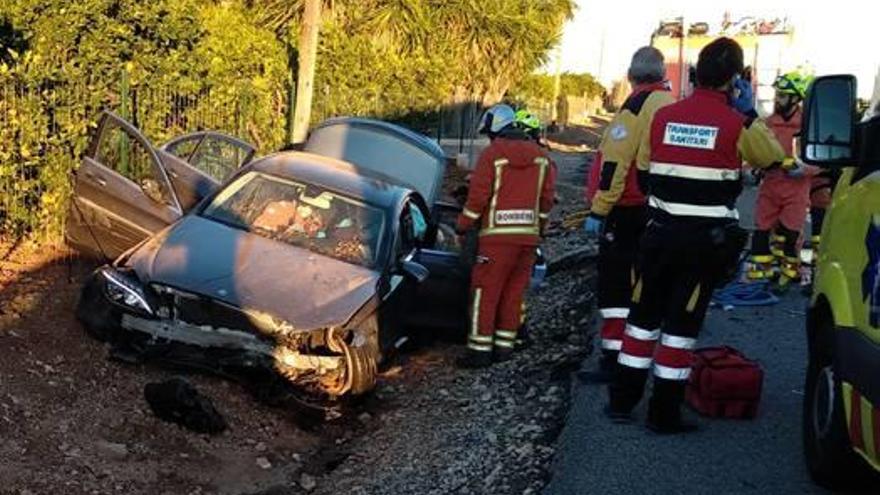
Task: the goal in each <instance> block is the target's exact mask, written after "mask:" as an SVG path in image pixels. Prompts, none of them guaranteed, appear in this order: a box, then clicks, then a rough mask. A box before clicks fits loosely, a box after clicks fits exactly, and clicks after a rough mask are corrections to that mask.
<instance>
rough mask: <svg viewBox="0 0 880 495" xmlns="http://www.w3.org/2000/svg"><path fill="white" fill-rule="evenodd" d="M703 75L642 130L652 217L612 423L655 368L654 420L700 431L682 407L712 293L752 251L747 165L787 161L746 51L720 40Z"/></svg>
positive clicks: (709, 49)
mask: <svg viewBox="0 0 880 495" xmlns="http://www.w3.org/2000/svg"><path fill="white" fill-rule="evenodd" d="M696 72H697V88H696V89H695V90H694V93H693V95H691V96H689V97H687V98H685V99H683V100H681V101H679V102H677V103H673V104H672V105H668V106H666V107H663V108H661V109H659V110H658V111H657V113H656V114H655V116H654V119H653V121H652V123H651V127H650V131H649V132H646V133H645V139H646V141H647V142H646V143H643V146H647V147H648V149H649V152H650V160H649V161H648V162H647V164H643V163H641V162H640V163H639V166H640V167H644V168H641V169H640V171H639V173H640V174H641V179H642V182H643V183H644V184H645V188H646V193H647V196H648V206H649V218H650V220H649V223H648V226H647V228H646V231H645V234H644V236H643V238H642V240H641V243H640V246H639V255H638V259H637V263H638V266H639V276H638V279H637V281H636V284H635V286H634V288H633V296H632V306H631V310H630V315H629V318H628V319H627V325H626V330H625V333H624V338H623V346H622V349H621V351H620V354H619V356H618V364H617V369H616V370H615V376H614V381H613V383H612V384H611V385H610V387H609V392H610V404H609V406H608V409H607V411H606V412H607V414H608V416H609V417H610V418H611V419H612V420H613V421H614V422H627V421H630V420H631V419H632V417H631V412H632V410H633V409H634V408H635V406H636V405H637V404H638V402H639V401H640V400H641V398H642V394H643V391H644V387H645V383H646V381H647V379H648V375H649V374H651V372H652V371H653V375H654V389H653V395H652V397H651V400H650V402H649V405H648V418H647V425H648V427H649V428H650V429H651V430H653V431H655V432H657V433H682V432H687V431H692V430H693V429H695V428H696V427H695V425H691V424H688V423H685V422H683V421H682V419H681V404H682V402H683V400H684V394H685V385H686V384H687V380H688V378H689V376H690V372H691V360H692V358H693V354H692V352H693V349H694V347H695V346H696V342H697V341H696V338H697V334H698V333H699V330H700V327H701V326H702V324H703V319H704V318H705V315H706V310H707V309H708V306H709V301H710V299H711V296H712V291H713V290H714V289H715V286H716V285H717V284H718V282H719V281H720V280H721V278H722V273H725V272H727V271H729V269H730V266H731V265H735V264H736V261H737V260H738V256H739V253H740V252H741V251H742V249H743V248H744V247H745V243H746V238H747V234H745V231H744V230H743V229H741V228H740V227H739V221H738V219H739V215H738V212H737V210H736V200H737V197H738V196H739V194H740V192H742V185H741V184H742V183H741V174H742V162H743V160H745V161H746V162H748V163H749V164H751V165H752V166H753V167H755V168H766V167H769V166H771V165H774V164H779V165H782V166H783V167H787V166H789V165H787V164H783V163H782V162H783V160H784V158H785V153H784V152H783V151H782V148H781V147H780V145H779V143H778V142H777V141H776V138H775V137H774V136H773V134H772V133H771V132H770V131H769V130H768V129H767V127H766V126H765V125H764V123H763V122H762V121H761V120H759V119H758V118H757V113H756V112H755V109H754V103H753V98H752V90H751V85H750V83H748V82H747V81H746V80H745V79H742V78H741V74H742V72H743V52H742V48H741V47H740V46H739V45H738V44H737V43H736V42H735V41H733V40H731V39H728V38H719V39H717V40H715V41H713V42H712V43H710V44H709V45H707V46H706V47H705V48H703V50H702V51H701V52H700V55H699V59H698V62H697V71H696Z"/></svg>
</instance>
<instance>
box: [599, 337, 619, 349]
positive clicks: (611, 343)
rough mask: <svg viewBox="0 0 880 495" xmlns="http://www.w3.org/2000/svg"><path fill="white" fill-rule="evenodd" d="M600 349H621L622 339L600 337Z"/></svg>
mask: <svg viewBox="0 0 880 495" xmlns="http://www.w3.org/2000/svg"><path fill="white" fill-rule="evenodd" d="M602 349H605V350H606V351H619V350H621V349H623V341H622V340H617V339H602Z"/></svg>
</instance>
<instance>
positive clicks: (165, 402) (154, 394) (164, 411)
mask: <svg viewBox="0 0 880 495" xmlns="http://www.w3.org/2000/svg"><path fill="white" fill-rule="evenodd" d="M144 398H145V399H146V400H147V404H149V405H150V409H151V410H152V411H153V414H155V415H156V416H158V417H159V419H161V420H163V421H168V422H169V423H177V424H179V425H180V426H183V427H184V428H187V429H190V430H192V431H194V432H196V433H207V434H210V435H216V434H218V433H222V432H223V431H224V430H226V420H225V419H223V415H221V414H220V412H219V411H218V410H217V408H216V407H214V404H213V403H212V402H211V399H209V398H207V397H205V396H204V395H202V394H200V393H199V391H198V390H196V388H195V387H193V386H192V384H190V383H189V382H188V381H186V380H184V379H182V378H172V379H170V380H166V381H164V382H159V383H148V384H147V385H146V386H145V387H144Z"/></svg>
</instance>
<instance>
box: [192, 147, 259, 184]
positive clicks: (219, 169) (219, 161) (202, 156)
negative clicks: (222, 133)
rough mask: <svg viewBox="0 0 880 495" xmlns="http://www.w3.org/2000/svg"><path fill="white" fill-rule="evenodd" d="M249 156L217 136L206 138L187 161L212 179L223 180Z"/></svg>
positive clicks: (244, 151) (242, 149)
mask: <svg viewBox="0 0 880 495" xmlns="http://www.w3.org/2000/svg"><path fill="white" fill-rule="evenodd" d="M249 154H250V152H249V150H246V149H244V148H241V147H240V146H237V145H235V144H233V143H230V142H229V141H226V140H224V139H222V138H220V137H217V136H206V137H205V139H204V140H203V141H202V143H201V144H200V145H199V146H198V148H197V149H196V150H195V153H194V154H192V156H191V157H190V159H189V163H190V165H192V166H193V167H196V168H197V169H199V170H201V171H202V172H205V173H206V174H208V175H210V176H211V177H214V178H215V179H217V180H220V181H222V180H224V179H226V178H227V177H229V176H230V175H231V174H233V173H235V171H236V170H238V168H239V167H240V166H241V165H242V163H243V162H244V161H245V160H246V159H247V157H248V155H249Z"/></svg>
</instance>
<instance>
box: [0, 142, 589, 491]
mask: <svg viewBox="0 0 880 495" xmlns="http://www.w3.org/2000/svg"><path fill="white" fill-rule="evenodd" d="M590 139H592V138H590ZM554 157H555V158H556V160H557V162H558V163H559V166H560V173H561V182H562V183H561V184H560V187H559V191H560V196H561V199H562V201H561V203H560V205H559V207H558V208H557V209H556V212H555V213H554V218H558V217H559V216H560V215H562V214H564V213H566V212H568V211H572V210H573V209H576V208H577V207H578V206H580V203H581V202H582V194H583V191H582V188H581V186H582V184H583V176H584V171H585V164H586V161H587V159H586V157H587V155H584V154H565V155H563V154H555V155H554ZM545 247H546V250H547V252H548V253H549V255H550V257H551V258H552V257H554V256H558V255H560V254H562V253H565V252H567V251H569V250H571V249H575V248H583V247H584V239H583V237H582V236H581V235H580V233H578V232H574V233H565V234H561V235H555V236H553V237H551V238H549V239H548V240H547V242H546V246H545ZM63 257H64V253H63V251H53V250H48V249H37V248H23V249H19V250H18V251H16V252H15V253H14V254H13V256H12V257H11V258H9V259H7V260H4V261H2V262H0V438H2V439H3V442H2V443H0V480H2V482H3V483H2V484H0V494H20V495H25V494H28V495H34V494H43V493H53V494H54V493H70V494H79V493H89V494H91V493H95V494H104V493H131V494H135V493H149V494H208V493H211V494H213V493H217V494H242V495H245V494H276V495H277V494H291V493H349V492H350V493H380V494H381V493H388V494H392V493H394V494H398V493H537V492H539V491H540V490H541V489H542V488H543V487H544V485H545V484H546V483H547V481H548V469H549V465H550V462H551V459H552V458H553V455H554V447H553V444H554V442H555V440H556V437H557V435H558V433H559V431H560V428H561V426H562V423H563V418H564V415H565V413H566V411H567V409H568V403H569V390H570V386H569V377H570V374H571V371H572V370H573V369H575V368H576V367H577V366H578V364H579V363H580V362H581V360H582V359H583V356H584V354H585V352H586V349H587V348H588V344H589V335H587V334H586V333H585V330H586V329H587V328H589V327H590V321H589V320H590V318H591V315H592V291H591V290H590V285H591V283H592V279H593V269H592V267H590V266H583V267H576V268H572V269H569V270H566V271H561V272H557V273H556V274H555V275H553V276H551V277H549V278H548V280H547V281H546V282H545V284H544V285H543V286H542V287H540V288H538V289H537V290H535V291H534V292H533V293H532V294H531V295H530V296H529V300H530V308H531V309H530V310H529V319H530V322H531V323H530V328H531V333H532V337H533V339H534V341H535V343H534V345H533V346H532V347H531V348H529V349H527V350H525V351H523V352H521V353H519V354H518V355H517V356H516V358H515V359H514V360H513V361H511V362H508V363H504V364H501V365H496V366H493V367H492V368H491V369H489V370H483V371H460V370H457V369H455V368H454V366H453V364H452V363H453V361H454V359H455V357H457V356H458V355H459V353H460V352H461V348H460V347H457V346H449V345H433V346H428V347H423V348H421V349H418V350H413V351H412V352H409V353H405V354H404V355H402V356H401V357H400V359H399V361H398V362H396V363H395V365H394V366H392V367H391V368H390V369H388V370H387V371H385V373H384V374H383V376H382V377H381V379H380V382H379V386H378V389H377V391H376V393H375V394H373V395H372V396H370V397H368V398H367V399H366V400H365V401H363V402H362V403H360V404H358V405H357V406H355V407H352V408H350V409H349V411H348V414H346V415H345V416H344V417H343V418H342V419H341V420H338V421H335V422H332V423H329V424H314V422H313V421H307V419H309V418H303V417H302V416H300V415H297V414H295V413H293V412H291V411H289V410H284V409H281V408H273V407H269V406H267V405H265V404H262V403H260V402H258V401H256V400H255V399H253V398H252V397H251V396H250V395H249V394H248V393H247V392H246V391H245V390H244V389H243V388H242V387H241V386H239V385H237V384H235V383H232V382H229V381H226V380H223V379H220V378H217V377H212V376H202V375H188V376H187V379H188V380H190V381H191V382H192V383H193V384H195V385H196V387H197V388H198V389H199V390H200V391H201V392H202V393H203V394H205V395H207V396H208V397H210V398H211V399H212V400H213V402H214V403H215V405H216V406H217V408H218V409H219V410H220V411H221V412H222V413H223V415H224V416H225V418H226V420H227V422H228V423H229V430H228V431H226V432H224V433H223V434H221V435H217V436H213V437H209V436H205V435H199V434H194V433H191V432H188V431H186V430H183V429H181V428H178V427H177V426H174V425H170V424H167V423H164V422H162V421H160V420H158V419H157V418H155V417H154V416H153V415H152V414H151V413H150V411H149V409H148V407H147V405H146V403H145V402H144V400H143V387H144V385H145V384H146V383H148V382H152V381H158V380H161V379H165V378H168V377H170V376H174V375H175V374H180V373H181V372H180V371H179V370H178V371H170V370H166V369H162V368H158V367H156V366H152V365H137V366H135V365H127V364H121V363H118V362H115V361H110V360H107V359H106V356H107V349H106V348H104V347H103V346H102V345H101V344H100V343H97V342H95V341H93V340H91V339H90V338H88V337H87V336H86V335H85V333H84V332H83V331H82V329H81V328H80V326H79V324H78V323H77V322H76V321H75V320H74V317H73V308H74V306H75V302H76V297H77V294H78V290H79V286H80V283H81V282H82V280H83V278H84V276H85V275H86V274H87V273H88V270H89V267H87V266H84V265H82V264H81V263H77V264H75V265H74V266H73V269H72V271H69V269H68V266H67V264H66V263H64V262H63ZM69 278H72V280H71V281H69V280H68V279H69Z"/></svg>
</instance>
